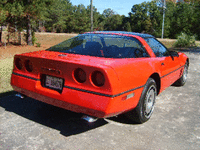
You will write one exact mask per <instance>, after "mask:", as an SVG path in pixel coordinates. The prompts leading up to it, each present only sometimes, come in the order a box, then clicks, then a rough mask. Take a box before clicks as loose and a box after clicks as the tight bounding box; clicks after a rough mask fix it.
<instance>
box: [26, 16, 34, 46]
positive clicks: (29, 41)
mask: <svg viewBox="0 0 200 150" xmlns="http://www.w3.org/2000/svg"><path fill="white" fill-rule="evenodd" d="M27 45H31V46H32V45H33V43H32V33H31V20H30V16H29V15H27Z"/></svg>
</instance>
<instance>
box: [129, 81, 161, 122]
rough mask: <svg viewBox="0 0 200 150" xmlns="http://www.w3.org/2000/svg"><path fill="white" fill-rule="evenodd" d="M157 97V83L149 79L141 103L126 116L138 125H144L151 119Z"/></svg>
mask: <svg viewBox="0 0 200 150" xmlns="http://www.w3.org/2000/svg"><path fill="white" fill-rule="evenodd" d="M156 95H157V88H156V82H155V81H154V79H152V78H149V79H148V80H147V83H146V84H145V87H144V89H143V91H142V95H141V97H140V100H139V103H138V105H137V106H136V108H135V109H134V110H132V111H130V112H128V113H126V114H125V115H126V116H127V117H128V118H129V119H131V120H133V121H135V122H136V123H144V122H146V121H147V120H149V119H150V117H151V115H152V113H153V110H154V104H155V99H156Z"/></svg>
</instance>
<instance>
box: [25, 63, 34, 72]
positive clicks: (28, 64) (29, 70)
mask: <svg viewBox="0 0 200 150" xmlns="http://www.w3.org/2000/svg"><path fill="white" fill-rule="evenodd" d="M24 65H25V68H26V70H27V71H28V72H32V71H33V65H32V63H31V61H30V60H26V61H25V63H24Z"/></svg>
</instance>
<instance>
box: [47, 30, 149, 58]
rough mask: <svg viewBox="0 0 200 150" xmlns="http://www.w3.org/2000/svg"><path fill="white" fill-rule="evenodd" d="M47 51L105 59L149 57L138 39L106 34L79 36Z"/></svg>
mask: <svg viewBox="0 0 200 150" xmlns="http://www.w3.org/2000/svg"><path fill="white" fill-rule="evenodd" d="M47 50H48V51H59V52H64V53H73V54H80V55H89V56H95V57H105V58H136V57H148V56H149V55H148V54H147V52H146V50H145V49H144V48H143V46H142V44H141V43H140V42H139V41H138V40H137V39H136V38H133V37H125V36H118V35H105V34H83V35H79V36H76V37H74V38H71V39H69V40H66V41H64V42H62V43H60V44H58V45H55V46H53V47H50V48H49V49H47Z"/></svg>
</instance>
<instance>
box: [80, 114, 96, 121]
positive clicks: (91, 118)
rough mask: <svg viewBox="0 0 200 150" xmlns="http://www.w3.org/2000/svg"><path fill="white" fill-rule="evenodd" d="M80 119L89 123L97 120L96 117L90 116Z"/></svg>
mask: <svg viewBox="0 0 200 150" xmlns="http://www.w3.org/2000/svg"><path fill="white" fill-rule="evenodd" d="M81 119H83V120H85V121H87V122H89V123H91V122H95V121H97V120H98V118H96V117H91V116H87V115H84V116H82V117H81Z"/></svg>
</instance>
